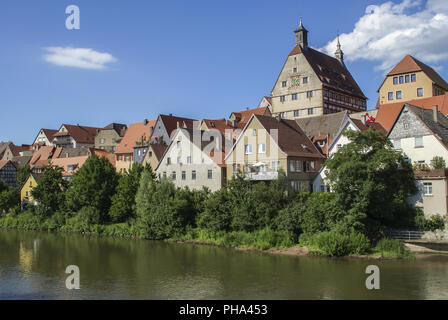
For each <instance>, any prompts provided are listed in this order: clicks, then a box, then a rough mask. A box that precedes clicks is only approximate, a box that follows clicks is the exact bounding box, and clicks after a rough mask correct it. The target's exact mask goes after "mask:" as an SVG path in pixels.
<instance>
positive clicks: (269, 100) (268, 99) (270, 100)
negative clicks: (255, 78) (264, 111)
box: [264, 97, 272, 104]
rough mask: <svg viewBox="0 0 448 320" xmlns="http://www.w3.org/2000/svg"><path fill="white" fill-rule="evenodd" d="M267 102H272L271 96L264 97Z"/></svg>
mask: <svg viewBox="0 0 448 320" xmlns="http://www.w3.org/2000/svg"><path fill="white" fill-rule="evenodd" d="M264 98H265V99H266V100H267V101H268V102H269V104H272V97H264Z"/></svg>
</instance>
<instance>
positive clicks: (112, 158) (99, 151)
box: [89, 148, 116, 168]
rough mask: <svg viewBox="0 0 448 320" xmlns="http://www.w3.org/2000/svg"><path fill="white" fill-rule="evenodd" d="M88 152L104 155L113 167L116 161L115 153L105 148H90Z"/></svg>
mask: <svg viewBox="0 0 448 320" xmlns="http://www.w3.org/2000/svg"><path fill="white" fill-rule="evenodd" d="M89 150H90V153H91V154H95V155H97V156H98V157H99V158H101V157H105V158H106V159H107V160H109V162H110V163H111V164H112V165H113V166H114V168H115V163H116V158H115V155H114V154H113V153H109V152H107V151H105V150H102V149H95V148H90V149H89Z"/></svg>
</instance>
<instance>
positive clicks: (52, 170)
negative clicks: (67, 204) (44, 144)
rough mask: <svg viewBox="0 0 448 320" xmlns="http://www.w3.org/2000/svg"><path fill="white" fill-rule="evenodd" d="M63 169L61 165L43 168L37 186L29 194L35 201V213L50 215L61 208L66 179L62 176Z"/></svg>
mask: <svg viewBox="0 0 448 320" xmlns="http://www.w3.org/2000/svg"><path fill="white" fill-rule="evenodd" d="M63 171H64V169H63V168H61V167H53V166H46V167H44V168H43V172H42V175H41V176H40V177H39V181H38V183H37V186H35V187H34V188H33V189H32V190H31V195H32V197H33V198H34V200H36V202H37V208H36V212H37V213H39V214H41V215H44V216H51V215H53V214H54V213H55V212H57V211H58V210H60V209H61V208H62V206H63V204H64V192H65V190H66V188H67V181H65V180H64V179H63V176H62V173H63Z"/></svg>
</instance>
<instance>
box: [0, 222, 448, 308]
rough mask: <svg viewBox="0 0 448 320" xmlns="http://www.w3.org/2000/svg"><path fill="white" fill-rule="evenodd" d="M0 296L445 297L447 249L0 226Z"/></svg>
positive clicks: (158, 297) (213, 297) (102, 297)
mask: <svg viewBox="0 0 448 320" xmlns="http://www.w3.org/2000/svg"><path fill="white" fill-rule="evenodd" d="M372 264H373V265H377V266H378V267H379V268H380V286H381V287H380V290H367V289H366V286H365V281H366V278H367V277H368V275H367V274H365V270H366V267H367V266H368V265H372ZM69 265H76V266H78V267H79V270H80V285H81V288H80V290H68V289H67V288H66V285H65V282H66V279H67V277H68V276H69V275H68V274H66V273H65V270H66V267H67V266H69ZM0 299H187V300H189V299H243V300H244V299H255V300H258V299H274V300H278V299H288V300H296V299H448V255H424V256H418V257H417V259H415V260H413V261H376V260H356V259H331V258H321V257H289V256H274V255H265V254H259V253H252V252H241V251H236V250H233V249H227V248H217V247H209V246H196V245H189V244H172V243H165V242H159V241H145V240H122V239H113V238H101V237H96V236H82V235H77V234H56V233H39V232H25V231H6V230H0Z"/></svg>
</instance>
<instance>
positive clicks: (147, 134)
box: [115, 120, 156, 154]
mask: <svg viewBox="0 0 448 320" xmlns="http://www.w3.org/2000/svg"><path fill="white" fill-rule="evenodd" d="M155 124H156V120H152V121H146V120H145V121H142V122H136V123H132V124H131V125H129V128H128V129H127V130H126V133H125V135H124V137H123V139H122V140H121V142H120V145H119V146H118V147H117V150H115V154H133V153H134V147H135V146H136V143H137V142H138V141H140V140H141V139H143V140H144V141H149V140H150V139H151V133H152V129H151V128H153V129H154V126H155Z"/></svg>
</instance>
